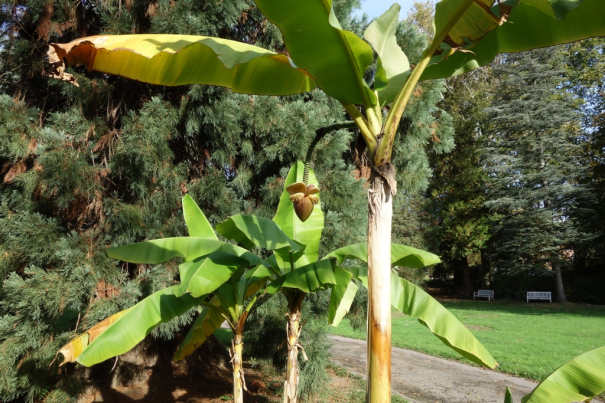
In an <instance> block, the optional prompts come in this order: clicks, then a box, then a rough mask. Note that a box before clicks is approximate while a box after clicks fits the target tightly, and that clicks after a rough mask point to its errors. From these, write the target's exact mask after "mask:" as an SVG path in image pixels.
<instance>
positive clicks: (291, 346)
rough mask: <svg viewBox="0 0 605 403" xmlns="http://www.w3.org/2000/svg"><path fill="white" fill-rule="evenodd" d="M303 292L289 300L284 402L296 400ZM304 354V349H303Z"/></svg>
mask: <svg viewBox="0 0 605 403" xmlns="http://www.w3.org/2000/svg"><path fill="white" fill-rule="evenodd" d="M304 298H305V293H304V292H302V291H298V292H297V294H296V296H295V297H294V298H293V300H292V302H290V306H289V308H290V313H288V324H287V330H286V331H287V337H288V339H287V342H288V365H287V368H286V381H285V382H284V403H296V402H297V401H298V381H299V377H300V375H299V370H298V349H299V347H300V344H299V343H298V338H299V337H300V332H301V330H302V327H301V326H300V319H301V308H302V303H303V299H304ZM303 354H304V350H303Z"/></svg>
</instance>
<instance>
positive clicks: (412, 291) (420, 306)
mask: <svg viewBox="0 0 605 403" xmlns="http://www.w3.org/2000/svg"><path fill="white" fill-rule="evenodd" d="M345 269H346V270H347V271H349V272H350V273H351V275H352V278H353V279H356V280H359V281H361V282H362V284H363V285H364V286H365V287H366V288H367V287H368V269H367V268H366V267H346V268H345ZM332 292H333V293H334V289H333V291H332ZM352 292H353V291H352V290H351V293H352ZM354 296H355V295H354V294H353V295H349V296H348V297H347V298H342V299H341V301H340V305H337V304H336V302H335V303H334V305H333V304H332V301H333V299H330V312H331V311H333V310H334V311H342V310H345V311H348V310H349V308H350V306H351V302H352V301H353V298H354ZM391 305H392V306H393V307H394V308H396V309H397V310H398V311H400V312H402V313H404V314H406V315H408V316H411V317H414V318H417V319H418V321H419V322H420V323H422V324H423V325H425V326H426V327H428V328H429V330H430V331H431V332H433V334H434V335H435V336H437V337H438V338H439V340H441V341H442V342H443V343H444V344H445V345H447V346H448V347H450V348H452V349H453V350H455V351H456V352H458V353H459V354H460V355H462V356H463V357H465V358H467V359H469V360H471V361H473V362H476V363H477V364H481V365H485V366H487V367H489V368H495V367H496V366H497V365H498V363H497V362H496V361H495V360H494V358H493V357H492V356H491V355H490V353H489V352H488V351H487V350H486V349H485V347H483V345H482V344H481V343H480V342H479V341H478V340H477V339H476V338H475V336H473V334H472V333H471V332H470V331H469V330H468V329H467V328H466V327H464V325H463V324H462V323H460V321H459V320H458V319H456V317H455V316H454V315H452V314H451V313H450V311H448V310H447V309H445V308H444V307H443V305H441V304H440V303H439V302H438V301H437V300H436V299H434V298H433V297H431V296H430V295H429V294H427V293H426V292H424V291H423V290H422V289H421V288H419V287H417V286H416V285H414V284H412V283H410V282H409V281H407V280H405V279H402V278H400V277H399V276H397V275H396V274H395V273H392V274H391ZM335 318H337V316H336V315H335ZM341 319H342V318H341ZM338 322H339V321H336V320H334V323H333V326H337V325H338Z"/></svg>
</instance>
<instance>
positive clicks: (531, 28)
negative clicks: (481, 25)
mask: <svg viewBox="0 0 605 403" xmlns="http://www.w3.org/2000/svg"><path fill="white" fill-rule="evenodd" d="M551 1H552V3H553V4H552V5H551V3H550V2H549V1H548V0H523V1H521V2H519V4H518V5H516V6H515V7H514V8H513V10H512V11H511V13H510V15H509V18H508V22H507V23H505V24H504V25H502V26H501V27H500V28H498V29H496V30H494V31H491V32H490V33H488V34H487V35H486V36H485V37H484V38H483V39H481V40H480V41H479V42H478V43H477V44H476V45H475V46H474V47H473V48H472V53H469V52H466V53H463V52H455V53H454V54H453V55H451V56H450V57H449V58H447V59H445V60H442V59H443V57H441V56H437V57H435V58H434V59H433V60H431V64H430V65H429V66H428V67H427V68H426V70H425V71H424V73H423V74H422V77H421V80H430V79H435V78H444V77H451V76H455V75H458V74H462V73H465V72H467V71H470V70H473V69H475V68H477V67H480V66H484V65H486V64H488V63H489V62H491V61H492V60H494V58H495V57H496V55H498V54H500V53H514V52H523V51H526V50H529V49H534V48H540V47H546V46H553V45H557V44H561V43H568V42H573V41H577V40H580V39H585V38H590V37H595V36H605V23H603V15H605V1H603V0H583V1H582V2H581V4H580V5H579V6H578V4H579V2H578V1H575V2H568V5H572V6H573V7H565V8H561V7H562V4H563V2H562V1H560V0H558V1H554V0H551ZM516 2H517V1H516V0H515V1H513V0H508V1H504V2H502V3H504V4H511V5H513V4H515V3H516ZM553 7H555V10H556V11H557V16H559V17H564V16H565V20H564V21H558V20H557V16H555V12H554V11H553ZM574 7H575V8H574ZM567 12H568V14H565V13H567Z"/></svg>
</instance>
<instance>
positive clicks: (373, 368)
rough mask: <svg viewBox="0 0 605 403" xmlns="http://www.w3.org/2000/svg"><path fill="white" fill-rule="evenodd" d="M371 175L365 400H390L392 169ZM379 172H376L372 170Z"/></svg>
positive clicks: (393, 178)
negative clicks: (366, 385) (366, 386)
mask: <svg viewBox="0 0 605 403" xmlns="http://www.w3.org/2000/svg"><path fill="white" fill-rule="evenodd" d="M387 165H388V166H383V167H381V168H382V169H380V173H378V172H373V175H372V178H371V179H370V188H369V190H368V292H369V295H368V330H367V332H368V333H367V340H368V341H367V354H368V377H367V379H368V389H367V392H366V401H367V402H371V403H389V402H390V401H391V222H392V218H393V194H395V193H396V188H395V187H396V184H395V168H394V166H393V165H391V164H387ZM375 171H378V169H375Z"/></svg>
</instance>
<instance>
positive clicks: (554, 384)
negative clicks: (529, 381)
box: [521, 347, 605, 403]
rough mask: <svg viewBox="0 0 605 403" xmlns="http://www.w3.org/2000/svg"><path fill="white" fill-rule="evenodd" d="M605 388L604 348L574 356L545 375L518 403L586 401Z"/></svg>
mask: <svg viewBox="0 0 605 403" xmlns="http://www.w3.org/2000/svg"><path fill="white" fill-rule="evenodd" d="M604 391H605V347H600V348H597V349H595V350H592V351H589V352H587V353H584V354H582V355H579V356H577V357H576V358H574V359H573V360H571V361H569V362H567V363H566V364H563V365H562V366H561V367H559V368H558V369H556V370H555V371H554V372H553V373H552V374H550V375H548V376H547V377H546V379H544V380H543V381H542V382H540V384H539V385H538V386H536V388H535V389H534V390H533V391H532V392H531V393H530V394H528V395H525V396H523V399H521V402H522V403H571V402H588V401H590V400H591V399H592V398H593V397H594V396H596V395H598V394H600V393H603V392H604Z"/></svg>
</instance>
